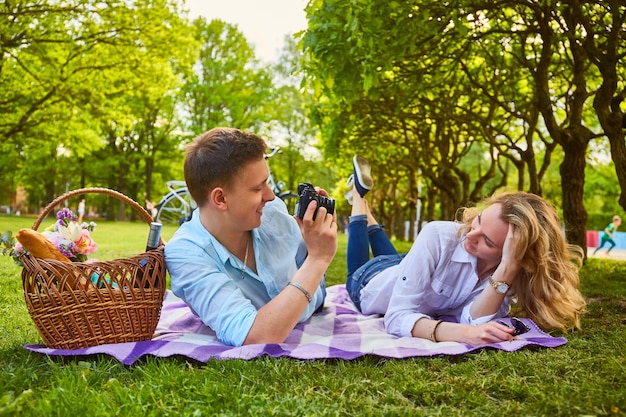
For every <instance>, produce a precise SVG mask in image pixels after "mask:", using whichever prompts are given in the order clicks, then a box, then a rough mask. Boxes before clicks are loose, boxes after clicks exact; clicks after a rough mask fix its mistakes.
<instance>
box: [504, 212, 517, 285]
mask: <svg viewBox="0 0 626 417" xmlns="http://www.w3.org/2000/svg"><path fill="white" fill-rule="evenodd" d="M518 243H519V231H518V230H517V228H516V227H515V225H513V223H509V230H508V232H507V234H506V238H505V239H504V246H503V247H502V260H501V261H500V266H502V267H504V268H506V271H507V274H506V275H510V274H514V275H516V274H517V271H519V260H518V259H516V253H517V245H518ZM513 278H514V276H513ZM507 282H509V283H511V281H510V280H507Z"/></svg>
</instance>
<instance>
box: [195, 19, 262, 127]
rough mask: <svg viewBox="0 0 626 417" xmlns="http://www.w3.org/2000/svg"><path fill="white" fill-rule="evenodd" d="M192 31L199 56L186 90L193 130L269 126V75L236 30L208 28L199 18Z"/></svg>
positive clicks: (225, 25)
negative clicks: (266, 123) (198, 46)
mask: <svg viewBox="0 0 626 417" xmlns="http://www.w3.org/2000/svg"><path fill="white" fill-rule="evenodd" d="M193 27H194V29H195V37H196V40H197V41H198V42H199V43H200V44H201V51H200V57H199V61H198V62H197V63H196V66H195V67H194V72H193V73H190V74H188V75H187V76H186V85H185V88H184V94H185V95H184V101H185V103H186V104H185V107H186V112H187V114H188V119H189V130H191V131H192V132H193V133H194V134H200V133H202V132H205V131H207V130H209V129H211V128H213V127H217V126H229V127H236V128H239V129H242V130H251V131H256V130H257V129H258V127H259V126H260V124H261V123H263V122H266V121H268V119H267V116H266V113H265V110H266V106H267V99H268V97H269V96H270V93H271V86H272V79H271V74H270V72H269V71H268V69H267V68H266V67H264V66H263V65H262V64H261V63H260V61H259V60H258V59H257V58H256V57H255V55H254V49H253V48H252V46H251V45H250V44H249V43H248V41H247V40H246V38H245V37H244V36H243V34H242V33H241V32H239V30H237V28H236V27H235V26H233V25H231V24H228V23H225V22H223V21H221V20H213V21H211V22H209V23H207V21H206V20H205V19H204V18H202V17H200V18H197V19H196V20H194V22H193Z"/></svg>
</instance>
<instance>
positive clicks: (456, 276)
mask: <svg viewBox="0 0 626 417" xmlns="http://www.w3.org/2000/svg"><path fill="white" fill-rule="evenodd" d="M353 164H354V174H353V176H352V177H351V179H350V180H349V181H352V182H353V188H352V192H351V194H352V195H351V196H350V197H351V198H352V200H353V202H352V215H351V216H350V223H349V234H348V249H347V259H348V262H347V263H348V276H347V282H346V287H347V290H348V293H349V294H350V297H351V298H352V301H353V302H354V304H355V305H356V306H357V308H359V309H360V311H361V312H363V313H365V314H384V315H385V318H384V321H385V328H386V329H387V332H389V333H391V334H394V335H397V336H413V337H420V338H424V339H430V340H432V341H434V342H442V341H457V342H463V343H467V344H470V345H479V344H483V343H494V342H501V341H507V340H511V339H512V338H513V337H514V333H515V330H514V329H512V328H510V327H507V326H506V325H504V324H502V323H499V322H498V321H497V320H495V321H493V319H495V318H499V317H506V316H507V315H508V314H509V310H510V306H511V304H512V302H514V300H517V303H518V305H519V307H520V309H521V310H522V311H524V312H525V314H526V315H527V316H528V317H529V318H530V319H532V320H533V321H534V322H535V323H536V324H538V325H539V326H540V327H542V328H544V329H546V330H549V329H554V328H560V329H564V330H565V329H569V328H573V327H576V328H578V327H580V320H579V315H580V314H581V313H582V312H583V311H584V308H585V301H584V300H583V297H582V295H581V294H580V292H579V290H578V284H579V280H578V270H579V268H580V265H581V264H582V256H583V253H582V250H580V248H578V247H577V246H573V245H568V244H567V242H566V241H565V238H564V236H563V234H562V232H561V223H560V221H559V217H558V215H557V213H556V210H555V209H554V208H553V207H552V206H551V205H550V204H549V203H548V202H546V201H545V200H543V199H542V198H540V197H538V196H536V195H534V194H528V193H524V192H518V193H504V194H500V195H496V196H494V197H492V198H490V199H488V200H487V201H486V206H485V208H484V209H483V210H482V211H478V210H476V209H474V208H467V209H465V210H464V213H463V221H462V222H461V223H457V222H446V221H434V222H430V223H428V224H427V225H426V226H425V227H424V228H423V230H422V231H421V232H420V234H419V235H418V236H417V239H416V240H415V242H414V244H413V246H412V247H411V250H410V251H409V253H408V254H406V256H404V255H399V254H398V253H397V251H396V249H395V248H394V247H393V245H392V244H391V242H390V241H389V239H388V238H387V236H386V234H385V232H384V231H383V230H382V228H381V226H380V225H379V224H378V223H377V222H376V220H375V218H374V217H373V216H372V213H371V212H370V209H369V206H368V204H367V202H366V201H365V199H364V196H365V194H366V193H367V192H368V191H369V190H370V189H371V188H372V186H373V180H372V178H371V167H370V165H369V164H368V162H367V161H366V160H365V159H364V158H362V157H360V156H355V157H354V160H353ZM369 246H371V248H372V253H373V255H374V258H373V259H369Z"/></svg>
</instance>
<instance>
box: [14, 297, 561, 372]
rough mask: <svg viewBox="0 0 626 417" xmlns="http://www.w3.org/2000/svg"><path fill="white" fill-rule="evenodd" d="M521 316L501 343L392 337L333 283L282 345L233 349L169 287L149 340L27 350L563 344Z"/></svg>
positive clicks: (251, 353) (287, 352)
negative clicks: (524, 327)
mask: <svg viewBox="0 0 626 417" xmlns="http://www.w3.org/2000/svg"><path fill="white" fill-rule="evenodd" d="M523 320H524V321H525V322H526V324H528V325H530V327H531V331H530V332H528V333H525V334H523V335H521V336H518V339H517V340H513V341H510V342H503V343H493V344H486V345H480V346H470V345H466V344H463V343H457V342H440V343H434V342H431V341H429V340H425V339H419V338H412V337H396V336H392V335H390V334H388V333H387V332H385V329H384V327H383V319H382V317H381V316H377V315H370V316H366V315H363V314H361V313H359V312H358V311H357V310H356V309H355V307H354V305H353V304H352V302H351V301H350V298H349V297H348V294H347V292H346V289H345V286H344V285H335V286H332V287H329V288H328V296H327V298H326V304H325V305H324V309H323V311H322V312H320V313H318V314H315V315H314V316H313V317H311V318H310V319H309V320H307V321H306V322H304V323H302V324H299V325H297V326H296V328H295V329H294V330H293V332H291V334H290V335H289V337H287V340H285V342H284V343H279V344H257V345H247V346H241V347H232V346H227V345H224V344H223V343H221V342H220V341H219V340H218V339H217V338H216V337H215V333H214V332H213V331H212V330H211V329H209V328H208V327H206V326H205V325H204V324H203V323H202V322H201V321H200V319H199V318H198V317H197V316H195V315H194V314H193V313H192V312H191V310H190V309H189V307H188V306H187V305H186V304H185V303H184V302H183V301H182V300H181V299H179V298H177V297H176V296H175V295H174V294H173V293H172V292H170V291H167V293H166V296H165V300H164V303H163V310H162V312H161V320H160V321H159V324H158V326H157V329H156V332H155V335H154V337H153V339H152V340H148V341H145V342H131V343H116V344H108V345H100V346H94V347H88V348H83V349H74V350H67V349H49V348H47V347H45V346H44V345H26V346H25V348H26V349H28V350H30V351H33V352H39V353H43V354H46V355H60V356H82V355H92V354H107V355H111V356H113V357H115V358H116V359H117V360H119V361H120V362H121V363H123V364H125V365H131V364H132V363H134V362H135V361H136V360H137V359H139V358H141V357H142V356H145V355H153V356H158V357H168V356H176V355H179V356H185V357H188V358H191V359H195V360H196V361H200V362H207V361H209V360H210V359H233V358H237V359H252V358H257V357H259V356H263V355H268V356H272V357H275V358H276V357H281V356H287V357H291V358H296V359H324V358H339V359H347V360H350V359H355V358H358V357H360V356H363V355H376V356H381V357H386V358H408V357H413V356H435V355H460V354H463V353H468V352H471V351H474V350H477V349H483V348H493V349H500V350H505V351H509V352H512V351H515V350H518V349H520V348H523V347H525V346H541V347H557V346H561V345H563V344H565V343H567V339H565V338H562V337H553V336H550V335H548V334H546V333H544V332H542V331H541V330H540V329H539V328H538V327H537V326H536V325H535V324H534V323H533V322H532V321H531V320H529V319H523Z"/></svg>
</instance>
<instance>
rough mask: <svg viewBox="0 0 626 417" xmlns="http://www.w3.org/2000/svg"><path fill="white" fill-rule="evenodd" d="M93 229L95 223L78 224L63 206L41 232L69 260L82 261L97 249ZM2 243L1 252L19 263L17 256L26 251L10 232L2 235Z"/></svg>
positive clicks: (74, 217) (69, 211) (72, 214)
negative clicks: (53, 221)
mask: <svg viewBox="0 0 626 417" xmlns="http://www.w3.org/2000/svg"><path fill="white" fill-rule="evenodd" d="M95 229H96V223H94V222H90V223H87V222H83V223H82V224H78V222H77V218H76V216H75V215H74V213H72V211H71V210H69V209H68V208H64V209H62V210H60V211H59V212H57V221H56V222H55V223H54V224H53V225H51V226H50V227H48V228H46V229H44V231H42V232H41V234H42V235H43V236H44V237H45V238H46V239H48V240H49V241H50V242H51V243H52V244H53V245H54V247H56V249H57V250H58V251H59V252H60V253H61V254H63V255H64V256H65V257H67V258H68V259H69V260H70V261H72V262H84V261H86V260H87V255H89V254H91V253H93V252H95V251H96V250H97V249H98V245H97V244H96V242H94V240H93V238H92V237H91V234H90V232H93V231H94V230H95ZM2 243H3V244H4V246H5V248H4V249H3V254H5V255H10V256H12V257H13V259H14V260H15V262H16V263H17V264H18V265H21V262H20V260H19V257H20V256H21V255H22V254H23V253H25V252H26V249H25V248H24V247H23V246H22V244H21V243H20V242H16V241H15V238H13V236H12V235H11V232H5V233H4V234H3V235H2Z"/></svg>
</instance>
